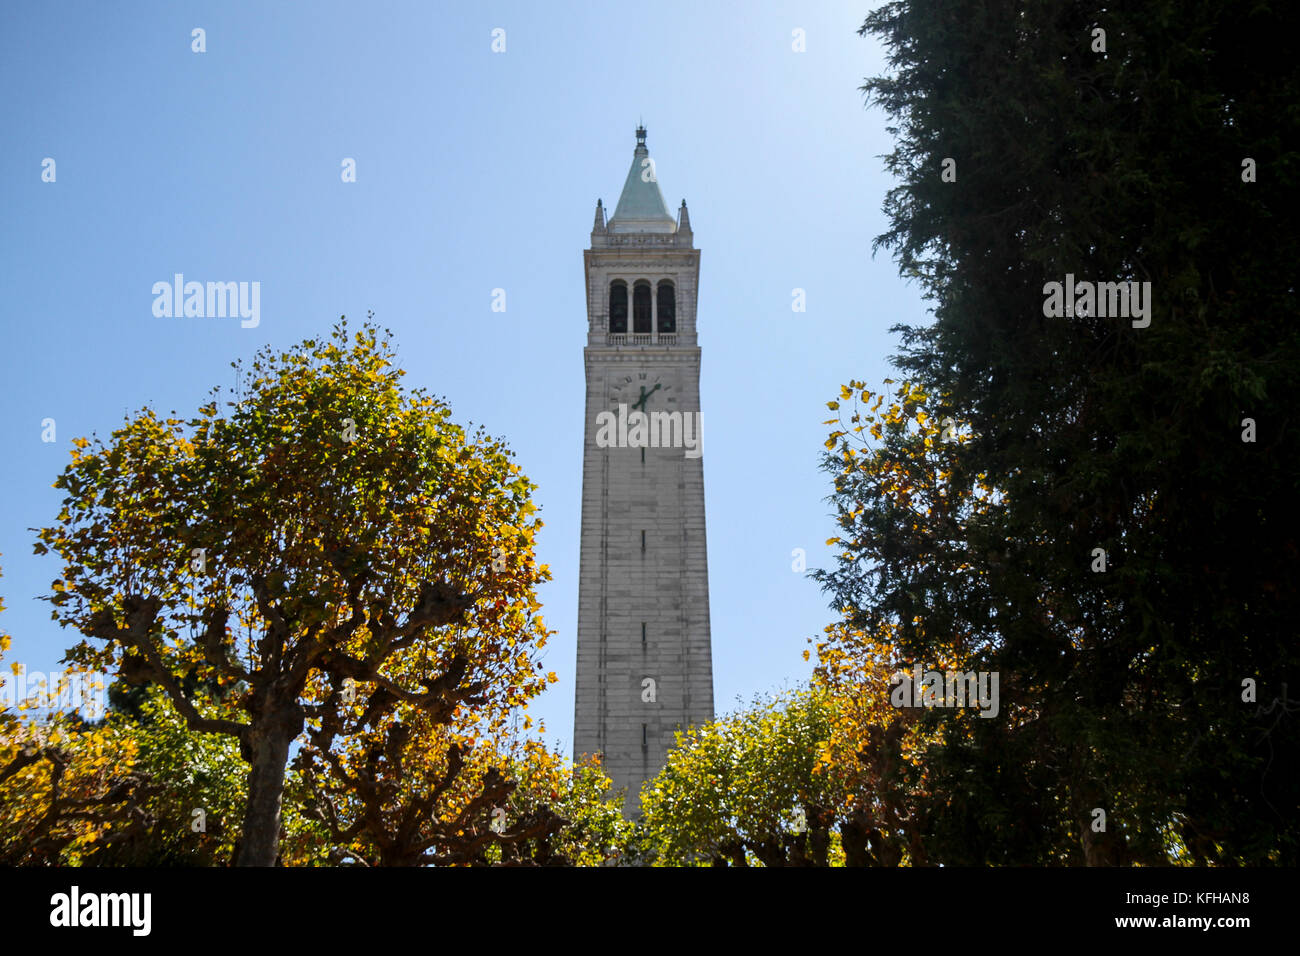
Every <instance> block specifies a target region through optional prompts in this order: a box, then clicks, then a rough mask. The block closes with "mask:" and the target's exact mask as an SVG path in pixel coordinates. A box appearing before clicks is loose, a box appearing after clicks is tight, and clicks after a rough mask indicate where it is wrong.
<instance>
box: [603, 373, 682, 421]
mask: <svg viewBox="0 0 1300 956" xmlns="http://www.w3.org/2000/svg"><path fill="white" fill-rule="evenodd" d="M609 397H610V404H611V405H612V406H613V408H612V409H611V410H612V411H614V412H617V411H618V406H619V405H626V406H627V410H628V411H629V412H648V411H650V409H651V407H652V406H655V405H658V406H659V407H660V408H663V407H664V406H665V405H676V404H677V396H676V395H674V394H673V387H672V386H671V385H669V384H667V383H666V382H664V380H663V376H661V375H659V374H657V373H654V372H632V373H630V374H623V375H616V376H614V378H613V379H612V381H611V383H610V389H609Z"/></svg>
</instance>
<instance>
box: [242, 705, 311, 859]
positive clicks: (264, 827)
mask: <svg viewBox="0 0 1300 956" xmlns="http://www.w3.org/2000/svg"><path fill="white" fill-rule="evenodd" d="M279 716H280V717H281V719H279V720H272V721H270V722H269V723H270V724H271V726H270V727H253V728H250V730H249V735H248V736H249V738H250V739H249V747H248V749H249V756H248V759H249V764H250V766H249V770H248V805H247V806H246V807H245V809H244V833H243V839H242V840H241V842H240V847H239V857H238V859H237V861H236V865H237V866H275V860H276V857H277V856H278V855H279V852H280V800H281V797H282V796H283V794H284V771H285V768H286V767H287V766H288V764H289V745H290V744H291V743H293V738H294V737H295V736H297V733H298V730H299V729H301V726H302V717H301V714H299V716H298V720H297V722H296V723H297V727H295V726H294V721H293V720H292V719H287V718H289V715H288V714H283V715H279Z"/></svg>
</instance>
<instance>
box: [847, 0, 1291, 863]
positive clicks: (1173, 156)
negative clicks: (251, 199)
mask: <svg viewBox="0 0 1300 956" xmlns="http://www.w3.org/2000/svg"><path fill="white" fill-rule="evenodd" d="M1297 18H1298V14H1297V11H1296V8H1295V7H1294V5H1290V4H1280V3H1270V2H1265V3H1249V4H1247V3H1236V2H1230V3H1226V4H1221V3H1213V4H1212V3H1206V2H1190V3H1183V4H1177V5H1174V4H1169V3H1166V2H1163V0H1148V2H1142V3H1137V4H1130V5H1127V6H1125V7H1124V8H1122V9H1112V8H1107V9H1106V10H1104V11H1093V10H1088V11H1083V10H1081V9H1078V8H1076V7H1074V6H1071V5H1068V4H1067V5H1063V6H1062V5H1041V6H1030V7H1026V6H1024V5H1022V4H1014V3H1010V2H995V3H992V4H990V3H959V4H957V5H955V6H954V5H952V4H945V5H941V6H936V5H933V4H929V3H923V2H896V3H890V4H886V5H885V6H883V7H881V8H880V9H878V10H877V11H876V12H875V13H873V14H872V15H871V16H869V17H868V18H867V20H866V22H865V23H864V25H863V28H862V31H861V32H862V33H863V34H868V33H873V34H875V35H877V36H879V37H880V38H881V39H882V40H883V41H884V42H885V43H886V45H887V48H888V51H889V64H890V67H891V71H892V72H891V74H890V75H889V76H882V77H875V78H872V79H869V80H868V81H867V83H866V84H865V86H864V87H863V90H864V92H866V93H867V94H868V96H869V98H870V99H871V101H872V102H874V103H876V104H878V105H880V106H882V107H883V108H884V109H885V110H886V112H887V113H888V114H889V116H890V118H891V123H892V125H891V127H890V128H891V132H893V133H894V134H895V136H896V147H895V150H894V151H893V153H892V154H891V155H890V156H889V157H888V158H887V165H888V168H889V169H890V170H891V171H892V172H894V173H895V174H896V175H897V177H898V179H899V181H900V183H899V185H898V186H897V187H896V188H895V189H894V190H892V191H891V192H890V194H889V196H888V198H887V200H886V205H885V209H886V212H887V214H888V215H889V217H890V228H889V230H888V231H887V232H886V233H885V234H883V235H882V236H880V237H879V238H878V239H877V243H876V245H877V247H880V246H886V247H888V248H891V249H892V250H893V251H894V252H895V254H896V255H897V257H898V260H899V264H900V268H901V269H902V271H903V272H904V273H905V274H907V275H910V276H913V277H915V278H916V279H918V281H919V282H920V283H921V286H922V289H923V291H924V292H925V294H926V295H927V297H929V298H930V299H931V300H932V301H933V302H934V317H935V319H934V322H933V323H932V324H930V325H927V326H924V327H919V328H911V329H907V328H903V329H899V331H901V332H902V341H903V350H902V352H901V354H900V356H899V357H898V364H899V366H900V367H901V368H902V369H903V370H904V372H905V373H906V374H907V375H908V377H909V378H911V379H912V381H913V382H914V383H915V385H916V386H917V387H919V388H920V389H921V390H923V392H924V393H925V394H927V395H928V396H930V399H929V405H928V407H927V408H926V411H927V412H928V414H929V415H930V416H931V417H933V418H938V419H943V418H953V419H955V420H957V421H958V422H961V423H962V431H963V433H964V434H965V435H966V436H967V437H968V441H967V442H966V443H965V444H963V445H962V448H961V452H960V454H959V455H954V456H953V457H952V462H951V471H950V474H949V475H948V477H947V479H946V481H947V483H948V484H949V486H950V487H951V488H952V489H953V491H954V493H955V494H961V495H966V494H967V492H968V491H970V490H971V489H974V488H976V487H977V486H978V485H979V484H980V483H982V484H983V485H984V486H986V487H988V488H990V489H992V491H991V492H990V493H989V502H990V503H989V504H988V505H987V507H986V508H985V510H984V511H983V513H981V514H980V515H979V516H978V518H977V519H976V520H971V521H969V522H965V523H959V525H958V526H957V527H956V529H955V530H956V534H955V536H954V535H952V534H950V530H949V529H947V528H945V527H944V526H943V525H942V524H941V521H942V514H941V515H938V516H932V517H934V520H932V521H926V520H921V521H916V520H915V519H913V518H911V516H908V515H906V514H904V513H902V512H894V513H892V514H886V515H880V514H877V513H875V512H873V511H872V509H871V508H870V507H868V508H867V510H866V511H864V512H863V513H862V515H860V518H862V519H870V520H860V521H858V522H857V527H856V528H855V529H853V531H852V532H851V533H848V534H846V535H844V536H843V537H844V538H845V539H846V540H847V541H850V542H852V541H861V540H863V537H864V535H866V534H867V532H868V530H869V528H871V527H872V526H871V521H877V519H879V520H878V521H877V526H876V527H875V531H877V532H881V531H882V528H881V527H880V526H879V525H880V524H881V523H883V524H884V525H887V526H888V527H889V531H888V533H890V534H891V540H892V541H893V542H895V543H896V544H897V545H899V546H900V547H901V546H902V545H903V542H905V541H906V539H907V536H908V535H910V534H913V533H914V532H913V527H912V526H913V524H916V525H919V526H920V528H922V529H925V532H924V538H925V539H926V541H928V544H927V545H926V546H927V547H929V550H928V551H926V552H924V553H923V554H920V553H918V554H916V555H909V554H906V553H898V554H895V555H892V556H889V557H887V558H883V559H882V558H881V557H880V556H871V557H872V560H871V562H868V563H870V564H871V566H872V567H873V568H875V567H882V566H885V565H888V564H889V563H890V562H892V568H891V570H890V571H889V572H888V573H887V574H885V575H884V576H880V575H876V576H874V577H873V573H874V572H871V571H867V570H864V569H862V568H858V569H856V570H855V569H854V567H853V562H854V560H855V558H854V554H858V555H862V556H866V553H865V552H862V551H855V550H854V549H852V548H851V549H849V550H850V555H849V556H848V557H846V558H844V559H842V561H841V562H840V563H839V565H838V568H837V573H836V574H835V575H832V576H829V577H827V578H826V579H825V580H824V583H826V584H827V585H828V586H829V589H830V591H831V593H832V595H833V598H834V604H835V606H836V607H837V608H840V607H851V608H852V609H853V610H852V612H851V613H852V614H853V615H856V616H857V617H859V618H861V619H863V620H867V619H877V620H878V621H879V622H880V623H890V624H892V625H894V626H896V627H897V628H899V631H898V637H899V639H900V640H901V641H903V642H904V644H903V646H904V647H905V648H906V649H907V651H908V652H909V653H915V654H921V653H927V654H930V655H931V656H937V655H938V653H939V652H940V651H941V650H942V648H943V647H945V646H948V645H950V644H951V643H952V641H953V640H956V639H960V640H964V641H970V640H977V641H978V642H979V643H978V644H977V645H975V646H976V652H977V653H978V654H979V655H980V656H979V660H980V661H981V662H982V666H984V667H987V668H990V669H995V670H998V671H999V672H1000V673H1001V674H1002V675H1003V677H1004V679H1006V680H1011V681H1014V682H1015V687H1014V688H1013V693H1009V694H1007V696H1013V695H1014V698H1015V699H1016V701H1017V703H1018V704H1023V705H1025V706H1026V707H1027V708H1028V710H1027V712H1025V713H1024V714H1023V715H1022V717H1023V720H1024V723H1023V724H1013V723H1010V722H1002V721H979V722H977V723H976V724H975V726H974V727H973V728H971V730H972V732H973V733H974V734H975V735H976V737H975V741H976V744H977V745H972V746H968V747H965V746H959V745H958V744H957V740H956V739H955V738H951V739H948V740H947V744H946V745H945V748H944V750H943V756H944V757H945V758H946V760H945V761H941V760H936V761H935V762H933V763H932V764H931V767H930V772H931V775H932V776H931V782H932V784H933V785H935V786H936V787H940V788H942V789H941V790H939V791H937V792H942V793H943V794H944V797H945V799H947V800H948V802H947V803H946V804H945V805H944V806H943V807H942V808H938V807H936V809H942V811H943V812H942V813H941V814H940V815H939V816H938V817H937V818H935V820H934V821H933V823H932V826H933V827H934V828H936V829H935V837H934V839H935V844H936V845H941V846H943V847H944V848H945V849H946V850H947V851H948V852H949V853H950V854H951V853H953V852H955V853H956V855H957V856H958V857H959V858H969V859H981V858H986V857H984V854H987V853H990V852H992V853H993V854H995V856H996V854H999V853H1008V854H1009V857H1010V859H1014V860H1020V861H1027V862H1028V861H1043V862H1054V861H1062V860H1064V861H1067V862H1068V861H1074V860H1079V861H1082V862H1088V863H1099V864H1105V863H1119V862H1151V861H1160V860H1164V859H1166V858H1168V855H1169V854H1171V853H1172V854H1173V855H1174V857H1175V858H1179V859H1193V860H1198V861H1202V862H1219V863H1226V862H1241V863H1266V862H1292V863H1293V862H1294V861H1295V860H1296V859H1297V853H1298V852H1300V834H1298V833H1297V830H1296V826H1295V821H1294V820H1293V819H1291V817H1289V816H1288V815H1287V814H1286V812H1285V811H1284V810H1283V809H1282V808H1283V807H1289V806H1294V805H1295V804H1296V802H1297V800H1298V799H1300V790H1297V787H1298V786H1300V784H1297V783H1296V781H1295V780H1294V779H1293V777H1294V775H1292V776H1291V777H1286V776H1284V775H1282V774H1280V773H1278V771H1277V768H1278V767H1279V766H1285V765H1286V764H1287V762H1288V761H1291V760H1294V759H1296V757H1298V756H1300V753H1297V750H1296V747H1297V744H1296V736H1295V735H1294V734H1289V735H1287V734H1283V733H1280V732H1279V731H1280V730H1281V726H1282V723H1285V722H1286V721H1287V720H1288V719H1289V718H1287V717H1283V718H1281V721H1282V723H1279V724H1278V725H1277V726H1273V725H1272V724H1271V723H1270V720H1271V717H1276V716H1277V714H1278V713H1282V712H1283V711H1284V710H1285V708H1284V707H1283V708H1282V709H1281V710H1278V709H1277V708H1275V712H1273V713H1272V714H1271V715H1270V714H1265V713H1263V711H1264V709H1265V707H1267V706H1269V704H1268V703H1267V702H1270V701H1271V702H1274V703H1275V704H1276V703H1277V702H1278V701H1280V700H1282V699H1283V698H1284V697H1285V692H1284V691H1283V690H1282V685H1283V684H1289V686H1296V673H1297V665H1298V664H1300V657H1298V654H1300V652H1298V651H1297V649H1296V646H1295V642H1294V640H1293V637H1292V633H1291V631H1292V627H1291V624H1290V622H1292V621H1294V620H1295V619H1296V616H1297V611H1300V575H1297V573H1296V572H1297V562H1298V561H1300V547H1298V545H1297V539H1296V536H1295V533H1294V529H1293V523H1292V522H1290V521H1288V520H1286V519H1285V516H1284V513H1283V512H1282V510H1281V509H1280V508H1279V507H1278V502H1281V501H1285V500H1286V499H1287V497H1288V496H1289V494H1290V493H1292V492H1293V491H1294V475H1295V474H1296V473H1297V472H1298V471H1300V452H1298V451H1297V448H1296V443H1295V442H1294V441H1291V440H1289V438H1288V428H1289V425H1290V420H1291V414H1292V413H1291V409H1292V408H1294V406H1295V405H1296V400H1297V397H1300V396H1298V395H1297V388H1298V386H1297V381H1298V380H1300V376H1297V371H1300V332H1298V331H1297V326H1296V323H1295V322H1294V321H1292V319H1293V313H1294V306H1293V304H1292V303H1293V294H1294V287H1295V278H1294V265H1293V264H1294V262H1295V261H1296V253H1297V252H1298V251H1300V230H1297V228H1296V225H1295V219H1294V217H1293V216H1292V215H1291V214H1290V213H1289V211H1288V209H1289V202H1288V200H1287V196H1288V195H1289V194H1290V193H1291V192H1293V191H1294V189H1295V186H1296V181H1295V180H1296V176H1297V172H1296V170H1297V169H1300V164H1298V163H1297V159H1298V158H1300V156H1298V155H1297V148H1296V146H1295V144H1296V143H1297V142H1300V137H1297V135H1296V134H1297V132H1300V130H1297V128H1296V127H1297V124H1300V117H1298V116H1297V115H1296V113H1295V112H1294V110H1292V109H1291V108H1290V104H1291V103H1293V102H1294V100H1295V98H1296V96H1297V94H1300V68H1298V67H1297V64H1296V62H1295V59H1294V57H1293V56H1291V55H1290V53H1289V51H1288V50H1287V49H1286V46H1285V40H1283V39H1282V38H1284V37H1288V36H1290V35H1292V34H1293V33H1294V32H1295V29H1296V27H1297V25H1300V21H1298V19H1297ZM953 24H961V28H960V29H954V28H953ZM1096 30H1102V31H1104V33H1105V36H1104V39H1103V38H1101V37H1100V36H1099V35H1098V34H1097V33H1096V32H1095V31H1096ZM1099 44H1100V45H1099ZM1103 47H1104V49H1103ZM1246 158H1251V159H1252V163H1258V164H1259V168H1260V169H1263V170H1267V173H1268V180H1267V184H1266V180H1265V179H1264V178H1263V177H1262V176H1261V177H1259V181H1258V182H1254V181H1252V180H1253V179H1254V178H1255V177H1254V176H1253V175H1246V173H1245V171H1244V168H1245V167H1246V166H1247V164H1246V163H1245V162H1244V161H1245V159H1246ZM946 160H952V161H954V162H955V170H956V178H955V180H953V179H952V177H951V176H948V177H945V176H944V175H943V170H944V167H945V165H946V163H945V161H946ZM949 168H950V169H951V168H953V167H951V166H949ZM1067 275H1068V276H1072V277H1074V278H1076V279H1078V280H1080V281H1088V282H1124V283H1128V282H1134V283H1138V285H1137V286H1135V287H1134V290H1135V291H1137V292H1139V293H1143V294H1145V296H1146V310H1145V315H1142V316H1130V315H1121V316H1115V315H1113V314H1102V312H1103V310H1102V309H1099V308H1098V307H1097V303H1096V302H1094V303H1093V307H1092V308H1090V309H1085V311H1086V313H1087V314H1078V315H1072V316H1065V317H1057V316H1055V315H1048V314H1047V313H1048V312H1050V311H1051V309H1050V308H1046V307H1045V306H1046V305H1047V304H1048V303H1046V302H1045V299H1046V298H1047V296H1048V293H1049V287H1048V283H1051V282H1064V281H1065V280H1066V278H1067ZM1141 283H1150V286H1149V287H1144V286H1142V285H1141ZM1147 288H1149V290H1150V291H1149V294H1148V293H1146V289H1147ZM1081 302H1082V305H1084V306H1085V307H1086V306H1087V302H1086V300H1081ZM1071 304H1072V305H1073V304H1074V303H1071ZM1071 311H1073V310H1071ZM1106 311H1108V310H1106ZM1147 320H1149V324H1147ZM1135 321H1136V323H1137V325H1136V326H1135V324H1134V322H1135ZM1246 418H1251V419H1255V420H1257V422H1266V423H1267V428H1266V434H1265V432H1261V438H1260V439H1258V440H1255V441H1243V440H1242V438H1243V428H1244V424H1243V420H1244V419H1246ZM834 457H835V458H836V459H837V460H836V461H835V462H833V463H828V467H830V468H831V469H832V470H834V471H837V472H838V471H839V470H840V469H841V468H842V467H843V465H844V464H845V463H844V461H843V458H844V455H843V451H842V448H841V449H839V450H838V452H837V454H835V455H834ZM894 457H895V458H896V459H898V458H906V454H905V449H903V448H901V446H900V447H899V448H898V454H897V455H895V456H894ZM857 490H863V489H861V486H858V487H854V483H853V482H850V483H849V486H848V487H846V488H845V490H844V491H843V492H840V491H838V490H837V498H838V499H839V500H840V501H841V502H842V503H843V504H844V505H845V506H846V507H847V508H848V509H849V510H850V511H851V512H852V511H854V510H855V509H856V506H855V505H853V504H852V500H853V494H852V493H853V492H854V491H857ZM859 500H860V499H859ZM918 543H920V544H925V542H918ZM1101 552H1104V554H1105V563H1104V568H1105V570H1101V568H1102V567H1103V564H1101V563H1099V559H1100V558H1101ZM882 560H883V561H884V564H881V561H882ZM919 585H922V586H921V587H918V586H919ZM936 595H938V597H936ZM932 603H933V605H934V606H932ZM909 607H910V608H911V610H912V612H913V613H912V614H911V615H907V614H906V611H907V609H908V608H909ZM891 615H893V616H894V617H893V619H891ZM917 616H919V617H920V618H921V619H922V623H921V626H918V625H916V623H915V622H914V621H912V618H914V617H917ZM1245 678H1251V679H1253V680H1256V681H1257V682H1259V684H1260V686H1261V694H1260V698H1261V700H1260V701H1259V703H1258V704H1252V703H1250V702H1248V701H1244V700H1243V699H1242V682H1243V679H1245ZM1265 685H1267V690H1263V688H1264V687H1265ZM1243 705H1245V706H1243ZM1278 706H1279V707H1281V705H1278ZM927 719H933V720H937V721H939V722H940V723H941V724H943V725H944V726H945V728H946V729H945V731H944V732H945V734H946V735H947V734H950V733H955V732H956V726H957V724H959V723H960V721H955V720H949V719H948V718H947V717H943V716H941V715H938V714H934V715H931V716H930V717H928V718H927ZM1018 719H1019V718H1018ZM1004 723H1005V726H1004V725H1003V724H1004ZM935 756H936V757H937V756H939V754H938V753H936V755H935ZM963 781H966V782H965V783H963ZM971 781H978V782H979V785H978V786H973V785H971V783H970V782H971ZM1049 781H1050V783H1049ZM1044 787H1046V789H1043V788H1044ZM1029 794H1041V795H1042V796H1041V799H1040V800H1038V801H1035V800H1033V799H1031V798H1030V797H1029V796H1028V795H1029ZM1035 803H1039V804H1042V805H1043V806H1039V807H1038V808H1037V809H1036V808H1035V807H1034V806H1033V804H1035ZM999 807H1002V808H1007V807H1011V808H1015V811H1016V815H1015V820H1016V821H1018V822H1017V823H1016V825H1015V828H1014V837H1015V838H1014V839H1013V840H1011V841H1010V842H1009V843H1008V842H1007V841H1004V840H1001V839H998V840H990V839H989V834H990V833H991V832H994V831H993V829H991V828H992V827H994V826H996V825H998V821H999V810H998V808H999ZM1097 809H1107V810H1108V816H1109V819H1110V825H1109V826H1108V828H1107V830H1106V831H1105V832H1104V833H1102V832H1098V831H1095V830H1094V829H1093V828H1092V827H1091V826H1090V825H1089V824H1090V823H1091V822H1092V817H1093V814H1094V812H1095V811H1096V810H1097ZM1022 810H1023V811H1024V813H1020V812H1019V811H1022ZM1062 830H1065V831H1066V832H1069V833H1070V834H1071V835H1072V837H1071V839H1072V841H1073V844H1074V846H1073V848H1071V847H1069V846H1068V845H1063V844H1062V843H1061V841H1060V840H1059V839H1058V837H1059V834H1060V833H1061V832H1062ZM940 835H941V836H942V839H940ZM1171 847H1172V848H1173V849H1172V850H1171V849H1170V848H1171ZM954 848H956V849H955V851H954Z"/></svg>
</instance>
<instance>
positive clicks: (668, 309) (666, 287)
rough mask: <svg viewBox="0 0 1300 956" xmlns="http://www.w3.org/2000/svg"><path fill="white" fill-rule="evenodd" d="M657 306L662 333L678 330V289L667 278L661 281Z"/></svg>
mask: <svg viewBox="0 0 1300 956" xmlns="http://www.w3.org/2000/svg"><path fill="white" fill-rule="evenodd" d="M657 295H658V300H659V301H658V302H656V303H655V304H656V306H657V309H656V311H657V313H658V315H657V318H658V321H659V332H660V333H672V332H676V331H677V290H676V289H675V288H673V284H672V283H671V282H669V281H668V280H667V279H664V280H663V281H662V282H660V283H659V290H658V293H657Z"/></svg>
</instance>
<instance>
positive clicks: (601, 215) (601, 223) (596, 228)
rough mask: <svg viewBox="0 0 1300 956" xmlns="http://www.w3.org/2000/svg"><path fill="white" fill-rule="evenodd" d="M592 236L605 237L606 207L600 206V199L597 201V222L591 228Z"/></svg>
mask: <svg viewBox="0 0 1300 956" xmlns="http://www.w3.org/2000/svg"><path fill="white" fill-rule="evenodd" d="M591 234H592V235H593V236H603V235H605V207H604V206H602V205H601V204H600V200H599V199H597V200H596V221H595V223H594V224H593V225H592V227H591Z"/></svg>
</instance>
